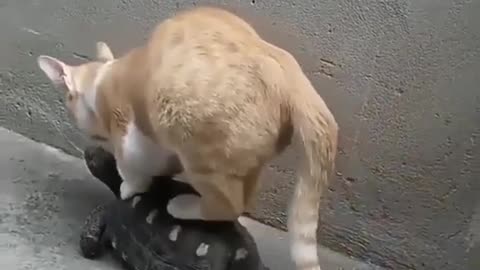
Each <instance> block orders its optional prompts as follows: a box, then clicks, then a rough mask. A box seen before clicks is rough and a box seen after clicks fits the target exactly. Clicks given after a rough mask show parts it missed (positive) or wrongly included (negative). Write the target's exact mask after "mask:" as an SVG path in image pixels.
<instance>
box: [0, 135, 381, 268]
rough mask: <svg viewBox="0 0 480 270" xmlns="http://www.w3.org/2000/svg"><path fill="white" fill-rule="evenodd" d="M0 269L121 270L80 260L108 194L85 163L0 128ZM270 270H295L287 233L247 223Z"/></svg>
mask: <svg viewBox="0 0 480 270" xmlns="http://www.w3.org/2000/svg"><path fill="white" fill-rule="evenodd" d="M0 149H2V150H1V151H0V172H1V175H0V179H1V180H0V269H8V270H17V269H18V270H20V269H22V270H26V269H35V270H42V269H48V270H56V269H68V270H77V269H78V270H85V269H89V270H96V269H103V270H108V269H120V266H119V264H117V263H116V262H114V261H113V260H112V259H111V257H109V256H106V257H105V258H103V259H101V260H97V261H92V260H87V259H84V258H83V257H82V256H81V255H80V253H79V249H78V237H79V230H80V228H81V225H82V224H83V222H84V218H85V217H86V215H87V214H88V213H89V211H90V210H91V209H92V208H94V207H95V206H96V205H98V204H100V203H102V202H103V201H106V200H110V199H112V198H113V196H112V194H110V192H109V191H108V190H107V189H106V188H105V187H104V186H103V185H102V184H100V182H98V181H94V180H93V178H92V176H90V174H89V172H88V171H87V168H86V166H85V164H84V162H83V160H81V159H78V158H76V157H72V156H69V155H67V154H65V153H63V152H61V151H59V150H57V149H55V148H52V147H50V146H47V145H45V144H41V143H37V142H34V141H32V140H30V139H28V138H26V137H23V136H21V135H19V134H17V133H14V132H12V131H9V130H7V129H4V128H0ZM241 222H242V223H243V224H244V225H245V226H247V228H249V230H250V231H251V233H252V234H253V235H254V237H255V238H256V240H257V243H258V246H259V249H260V252H261V255H262V257H263V258H264V260H265V262H266V264H267V265H268V266H270V268H271V269H272V270H281V269H293V264H292V263H291V261H290V260H289V255H288V243H287V240H286V233H285V232H283V231H279V230H276V229H273V228H271V227H268V226H265V225H262V224H260V223H258V222H256V221H253V220H251V219H248V218H242V220H241ZM319 256H320V258H321V261H322V265H323V266H324V268H322V269H323V270H340V269H343V270H348V269H352V270H353V269H356V270H360V269H362V270H368V269H380V268H376V267H374V266H371V265H368V264H364V263H361V262H358V261H356V260H353V259H351V258H347V257H345V256H343V255H340V254H337V253H334V252H332V251H330V250H328V249H326V248H321V249H320V254H319Z"/></svg>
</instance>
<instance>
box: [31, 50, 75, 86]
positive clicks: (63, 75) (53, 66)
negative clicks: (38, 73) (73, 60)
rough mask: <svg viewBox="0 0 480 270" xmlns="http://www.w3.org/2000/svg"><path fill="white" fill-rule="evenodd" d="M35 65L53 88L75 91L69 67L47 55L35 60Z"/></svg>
mask: <svg viewBox="0 0 480 270" xmlns="http://www.w3.org/2000/svg"><path fill="white" fill-rule="evenodd" d="M37 63H38V66H39V67H40V69H41V70H43V72H44V73H45V75H47V77H48V78H49V79H50V81H52V83H53V84H54V85H55V87H58V88H66V89H67V90H68V91H70V92H72V91H74V90H75V89H74V88H73V83H72V67H71V66H69V65H67V64H65V63H63V62H62V61H60V60H58V59H56V58H54V57H51V56H48V55H40V56H39V57H38V58H37Z"/></svg>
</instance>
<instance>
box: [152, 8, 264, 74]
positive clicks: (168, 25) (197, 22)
mask: <svg viewBox="0 0 480 270" xmlns="http://www.w3.org/2000/svg"><path fill="white" fill-rule="evenodd" d="M259 40H260V37H259V35H258V34H257V33H256V31H255V30H254V28H253V27H252V26H250V25H249V24H248V23H247V22H246V21H245V20H243V19H242V18H240V17H238V16H237V15H235V14H234V13H231V12H229V11H227V10H224V9H220V8H215V7H197V8H194V9H189V10H184V11H181V12H180V13H178V14H176V15H174V16H172V17H170V18H168V19H166V20H165V21H163V22H161V23H160V24H159V25H158V26H157V27H156V28H155V30H154V31H153V33H152V35H151V37H150V39H149V41H148V50H149V55H150V59H151V60H153V62H152V64H153V66H154V67H155V66H160V64H161V65H162V66H168V65H169V64H172V65H176V64H177V63H181V62H185V60H186V59H192V57H193V58H195V57H203V59H202V60H206V61H207V62H208V61H217V60H221V59H219V58H223V60H221V61H225V62H228V61H229V60H233V59H232V58H234V57H237V58H238V56H240V55H242V56H247V55H251V54H252V53H256V52H258V50H259V47H260V46H259V45H260V43H259Z"/></svg>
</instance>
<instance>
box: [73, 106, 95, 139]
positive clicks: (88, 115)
mask: <svg viewBox="0 0 480 270" xmlns="http://www.w3.org/2000/svg"><path fill="white" fill-rule="evenodd" d="M75 118H76V120H77V125H78V128H79V129H81V130H83V131H86V132H88V131H89V130H90V126H91V125H92V124H93V121H95V119H92V112H91V111H89V109H88V107H87V104H86V103H85V101H84V100H83V99H81V98H80V99H78V100H77V103H76V104H75Z"/></svg>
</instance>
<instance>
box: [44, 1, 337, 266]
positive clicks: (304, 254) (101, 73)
mask: <svg viewBox="0 0 480 270" xmlns="http://www.w3.org/2000/svg"><path fill="white" fill-rule="evenodd" d="M37 62H38V65H39V67H40V68H41V70H43V72H44V73H45V74H46V75H47V77H48V78H49V79H50V80H51V82H52V83H53V85H55V87H56V88H58V89H64V90H65V93H66V106H67V107H68V111H69V112H71V115H73V117H74V120H75V122H76V124H77V125H78V127H79V128H80V129H81V130H83V132H85V133H86V134H88V135H89V136H90V137H91V138H92V139H93V140H95V141H98V142H100V143H101V144H103V145H104V147H105V149H107V150H109V151H110V152H111V153H113V154H114V155H115V158H116V160H117V167H118V171H119V173H120V175H121V177H122V179H123V180H124V181H123V182H122V185H121V198H122V199H128V198H130V197H132V196H133V195H134V194H136V193H141V192H145V191H147V190H148V188H149V186H150V184H151V182H150V181H151V180H150V179H151V176H154V175H159V174H164V175H167V174H172V173H180V172H185V175H186V177H187V179H188V182H189V183H190V184H191V185H192V186H193V187H194V188H195V189H196V190H197V191H198V193H199V194H200V195H201V196H195V195H180V196H177V197H175V198H174V199H172V200H171V201H170V202H169V204H168V211H169V213H170V214H172V215H173V216H174V217H176V218H180V219H203V220H235V219H237V218H238V217H239V216H240V215H242V214H243V213H244V211H245V209H246V208H247V207H250V206H252V204H253V198H254V197H255V195H256V193H257V190H258V185H259V183H258V182H259V181H258V180H259V174H260V172H261V170H262V168H263V167H264V166H265V165H266V164H267V163H268V162H269V161H271V160H272V159H273V158H274V157H275V156H277V155H279V154H280V153H282V152H283V151H284V150H285V148H286V147H287V146H288V145H290V144H291V140H292V139H295V140H298V141H300V142H301V143H302V146H303V149H304V151H305V160H303V162H302V164H301V168H300V169H299V180H298V183H297V185H296V188H295V192H294V195H293V201H292V204H291V206H290V212H289V218H288V228H289V231H290V235H291V237H292V239H291V240H292V243H291V253H292V258H293V260H294V262H295V264H296V268H297V269H302V270H320V265H319V261H318V257H317V237H316V230H317V226H318V224H317V223H318V219H319V207H320V200H321V195H322V193H323V190H324V189H325V188H326V186H327V183H328V179H329V177H330V176H331V174H332V172H333V171H334V168H335V157H336V154H337V137H338V130H339V127H338V124H337V122H336V120H335V117H334V116H333V114H332V112H331V111H330V110H329V108H328V107H327V105H326V103H325V102H324V100H323V99H322V98H321V96H320V95H319V94H318V93H317V92H316V90H315V89H314V87H313V86H312V84H311V82H310V81H309V79H308V78H307V76H306V75H305V73H304V72H303V70H302V68H301V66H300V64H299V63H298V62H297V61H296V59H295V58H294V56H293V55H291V54H290V53H289V52H287V51H286V50H284V49H282V48H279V47H277V46H275V45H273V44H271V43H269V42H267V41H265V40H264V39H262V38H261V37H260V35H259V34H258V33H257V32H256V31H255V30H254V29H253V27H252V26H250V24H248V23H247V22H246V21H244V20H243V19H241V18H240V17H239V16H237V15H235V14H234V13H231V12H229V11H226V10H224V9H221V8H214V7H208V6H203V7H196V8H193V9H188V10H183V11H181V12H179V13H177V14H176V15H174V16H171V17H169V18H167V19H165V20H164V21H162V22H160V23H159V24H158V25H157V26H156V28H155V29H154V30H153V32H152V33H151V36H150V37H149V39H148V40H147V42H146V43H145V44H143V45H141V46H138V47H136V48H134V49H132V50H130V51H128V52H127V53H126V54H125V55H123V56H121V57H118V58H115V57H114V55H113V53H112V51H111V49H110V48H109V46H108V45H107V44H106V43H105V42H97V57H96V59H95V60H93V61H89V62H87V63H84V64H80V65H69V64H66V63H65V62H62V61H61V60H59V59H56V58H54V57H51V56H46V55H41V56H39V57H38V59H37Z"/></svg>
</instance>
